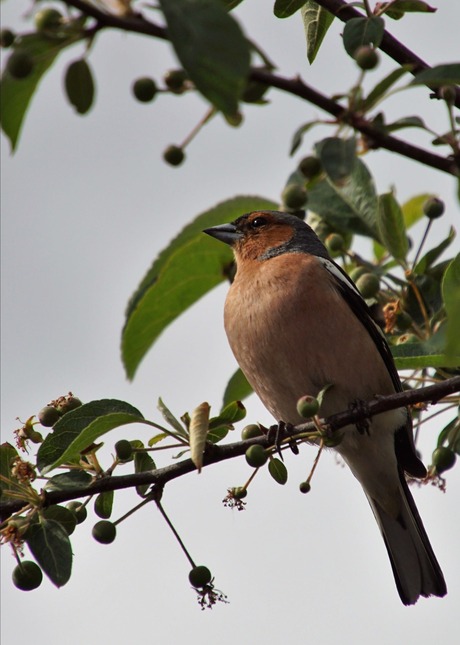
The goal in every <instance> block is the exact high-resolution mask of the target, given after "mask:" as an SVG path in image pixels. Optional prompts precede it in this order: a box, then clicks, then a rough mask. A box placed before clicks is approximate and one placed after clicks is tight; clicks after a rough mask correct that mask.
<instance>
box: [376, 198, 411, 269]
mask: <svg viewBox="0 0 460 645" xmlns="http://www.w3.org/2000/svg"><path fill="white" fill-rule="evenodd" d="M378 227H379V231H380V236H381V241H382V242H383V245H384V246H385V247H386V248H387V249H388V251H389V252H390V253H391V255H392V256H393V257H394V258H395V259H396V260H399V261H400V262H405V259H406V256H407V253H408V251H409V241H408V239H407V235H406V229H405V227H404V217H403V214H402V210H401V207H400V205H399V204H398V202H397V201H396V199H395V197H394V195H393V193H385V194H383V195H380V197H379V209H378Z"/></svg>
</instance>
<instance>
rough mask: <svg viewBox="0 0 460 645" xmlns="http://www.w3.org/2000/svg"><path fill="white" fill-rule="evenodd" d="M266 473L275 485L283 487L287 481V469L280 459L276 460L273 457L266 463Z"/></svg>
mask: <svg viewBox="0 0 460 645" xmlns="http://www.w3.org/2000/svg"><path fill="white" fill-rule="evenodd" d="M268 472H269V473H270V475H271V476H272V477H273V479H274V480H275V481H276V483H277V484H281V485H282V486H284V484H285V483H286V482H287V480H288V471H287V468H286V466H285V465H284V464H283V462H282V461H281V460H280V459H277V457H273V458H272V459H270V461H269V462H268Z"/></svg>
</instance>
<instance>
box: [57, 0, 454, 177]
mask: <svg viewBox="0 0 460 645" xmlns="http://www.w3.org/2000/svg"><path fill="white" fill-rule="evenodd" d="M64 1H65V2H66V4H68V5H69V6H72V7H74V8H75V9H78V10H79V11H81V12H83V13H85V14H87V15H88V16H91V17H92V18H94V19H95V20H96V21H97V25H96V27H95V28H93V29H92V30H91V32H92V33H94V32H97V31H99V30H101V29H103V28H115V29H121V30H124V31H129V32H134V33H139V34H144V35H146V36H152V37H154V38H160V39H162V40H168V32H167V29H166V28H165V27H162V26H160V25H157V24H155V23H153V22H151V21H149V20H147V19H146V18H144V17H143V16H142V15H141V14H130V15H126V16H117V15H114V14H111V13H108V12H105V11H102V10H101V9H98V8H97V7H95V6H93V5H90V4H87V3H86V2H85V0H64ZM319 4H320V5H321V6H323V7H324V8H325V9H328V10H329V11H330V12H331V13H333V14H334V15H336V16H337V17H338V18H340V19H341V20H344V21H345V22H346V21H347V20H349V19H351V18H356V17H362V14H360V13H359V12H358V11H356V9H354V8H353V7H351V6H350V5H348V4H347V3H346V2H343V1H342V0H320V2H319ZM381 49H382V50H383V51H385V52H386V53H387V54H388V55H390V56H391V57H392V58H394V60H396V61H397V62H398V63H400V64H401V65H403V64H406V63H410V64H411V65H413V66H414V71H415V72H417V71H420V70H422V69H427V68H428V67H429V66H428V65H427V64H426V63H425V62H424V61H423V60H421V59H420V58H419V57H418V56H416V55H415V54H414V53H413V52H411V51H410V50H408V49H407V48H406V47H405V46H404V45H403V44H402V43H400V42H399V41H398V40H396V39H395V38H393V36H391V35H390V34H388V33H387V32H385V35H384V38H383V41H382V45H381ZM250 78H251V79H253V80H256V81H260V82H263V83H265V84H267V85H269V86H271V87H276V88H278V89H279V90H282V91H284V92H288V93H290V94H293V95H295V96H298V97H300V98H302V99H305V100H306V101H308V102H309V103H311V104H313V105H316V106H317V107H319V108H321V109H322V110H324V111H325V112H327V113H328V114H331V115H333V116H334V117H335V118H337V119H341V120H343V121H346V122H347V123H348V124H349V125H351V126H352V127H353V128H354V129H355V130H357V131H359V132H361V133H362V134H363V135H365V136H366V137H367V138H368V140H369V141H370V144H371V147H374V148H377V147H380V148H385V149H387V150H390V151H391V152H395V153H397V154H400V155H402V156H404V157H408V158H409V159H413V160H414V161H418V162H419V163H422V164H424V165H426V166H430V167H432V168H435V169H437V170H441V171H442V172H446V173H448V174H451V175H454V176H458V174H459V167H458V164H459V162H458V160H455V159H453V158H450V157H447V158H446V157H442V156H440V155H437V154H435V153H432V152H430V151H428V150H425V149H424V148H420V147H418V146H415V145H413V144H411V143H407V142H405V141H403V140H402V139H398V138H396V137H393V136H392V135H390V134H386V133H385V132H383V131H382V130H379V129H378V128H376V127H375V126H374V125H373V124H372V123H371V122H370V121H368V120H367V119H365V118H364V117H363V116H362V115H360V114H356V113H353V112H349V111H347V110H346V109H345V108H344V107H343V106H342V105H340V104H339V103H337V102H336V101H334V100H332V99H331V98H329V97H327V96H325V95H323V94H321V93H320V92H318V91H317V90H315V89H313V88H312V87H310V86H308V85H307V84H306V83H304V82H303V81H302V80H301V79H300V78H296V79H287V78H285V77H282V76H278V75H276V74H273V73H270V72H268V71H264V70H261V69H260V68H259V69H257V68H253V69H252V70H251V73H250ZM457 98H458V104H459V105H460V90H459V91H458V95H457Z"/></svg>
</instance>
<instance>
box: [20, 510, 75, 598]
mask: <svg viewBox="0 0 460 645" xmlns="http://www.w3.org/2000/svg"><path fill="white" fill-rule="evenodd" d="M25 539H26V542H27V546H28V547H29V549H30V551H31V553H32V555H33V556H34V558H35V559H36V560H37V562H38V564H39V565H40V567H41V568H42V569H43V571H44V572H45V573H46V575H47V576H48V578H49V579H50V580H51V582H52V583H53V584H55V585H56V587H62V586H63V585H65V584H66V582H68V580H69V578H70V574H71V572H72V547H71V544H70V540H69V536H68V535H67V531H66V530H65V529H64V527H63V526H62V525H61V524H60V523H59V522H56V521H55V520H47V519H45V518H40V521H39V522H37V523H35V524H31V526H30V528H29V529H28V531H27V533H26V535H25Z"/></svg>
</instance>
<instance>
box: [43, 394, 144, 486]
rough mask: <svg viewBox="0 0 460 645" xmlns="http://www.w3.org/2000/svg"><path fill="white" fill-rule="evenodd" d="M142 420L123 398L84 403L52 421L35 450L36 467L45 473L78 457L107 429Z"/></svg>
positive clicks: (137, 412) (107, 430)
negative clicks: (48, 432)
mask: <svg viewBox="0 0 460 645" xmlns="http://www.w3.org/2000/svg"><path fill="white" fill-rule="evenodd" d="M142 421H144V417H143V416H142V414H141V413H140V412H139V410H137V409H136V408H134V407H133V406H132V405H129V403H125V402H124V401H117V400H116V399H102V400H100V401H91V402H90V403H85V404H84V405H81V406H80V407H79V408H76V409H75V410H72V411H71V412H67V413H66V414H65V415H64V416H63V417H62V418H61V419H59V421H58V422H57V423H56V424H55V426H54V428H53V432H51V433H50V434H49V435H48V436H47V437H46V439H45V441H44V442H43V443H42V444H41V446H40V448H39V450H38V454H37V466H38V468H39V469H40V470H41V471H42V474H45V473H47V472H49V471H50V470H51V469H53V468H57V466H60V465H61V464H63V463H64V462H66V461H70V460H71V459H72V458H74V457H76V456H78V455H79V454H80V452H81V451H82V450H84V449H85V448H87V447H88V446H89V445H91V444H92V443H93V442H94V441H95V440H96V439H98V438H99V437H100V436H102V435H103V434H105V433H106V432H109V430H113V429H114V428H118V426H122V425H127V424H129V423H141V422H142Z"/></svg>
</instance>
